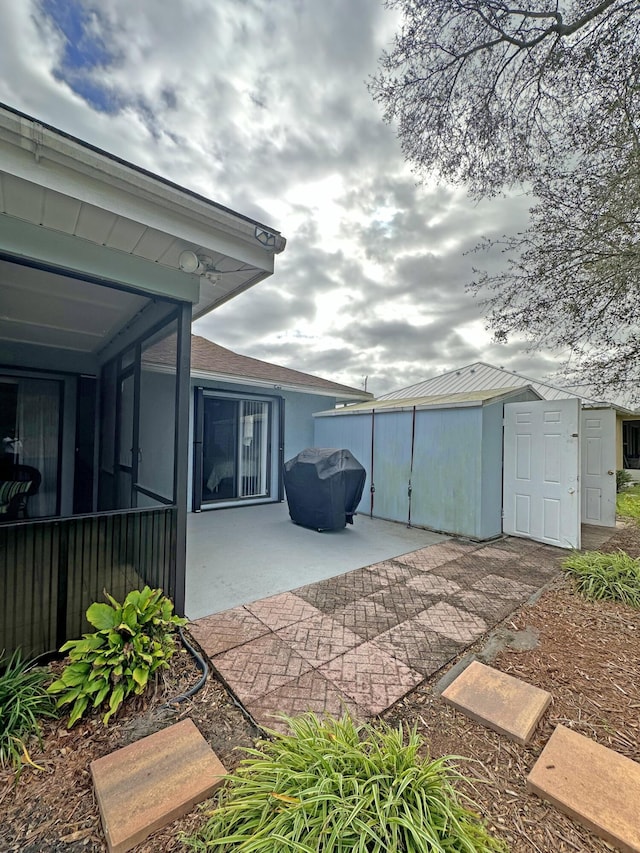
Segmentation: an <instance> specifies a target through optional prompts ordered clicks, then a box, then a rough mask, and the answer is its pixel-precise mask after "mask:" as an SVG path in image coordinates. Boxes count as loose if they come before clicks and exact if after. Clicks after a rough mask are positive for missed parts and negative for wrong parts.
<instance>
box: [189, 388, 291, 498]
mask: <svg viewBox="0 0 640 853" xmlns="http://www.w3.org/2000/svg"><path fill="white" fill-rule="evenodd" d="M200 395H201V396H200V397H199V399H198V403H197V415H196V419H197V421H199V422H200V423H199V429H198V426H197V430H196V432H197V433H198V432H199V433H200V440H199V441H196V455H197V456H198V457H199V458H196V460H195V466H194V467H195V475H194V476H195V478H196V481H197V482H196V483H195V486H196V488H195V489H194V492H195V495H196V496H197V497H200V502H201V503H204V504H213V503H222V502H225V501H243V500H246V501H255V500H260V499H266V498H269V497H270V488H271V479H272V478H271V476H270V474H271V461H272V455H271V437H272V429H273V427H272V420H273V408H274V401H272V400H268V399H258V398H248V397H240V396H238V397H235V396H234V397H232V396H224V395H222V394H217V393H214V392H208V391H206V390H205V391H204V392H200ZM198 493H200V494H198ZM197 497H196V499H195V500H194V503H196V504H198V503H199V502H198V500H197ZM196 508H199V506H197V507H196Z"/></svg>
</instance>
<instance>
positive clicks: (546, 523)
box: [503, 399, 580, 548]
mask: <svg viewBox="0 0 640 853" xmlns="http://www.w3.org/2000/svg"><path fill="white" fill-rule="evenodd" d="M579 420H580V403H579V400H577V399H570V400H553V401H551V400H541V401H536V402H531V403H506V404H505V407H504V469H503V513H504V520H503V531H504V532H505V533H507V534H509V535H512V536H524V537H526V538H528V539H536V540H537V541H539V542H547V543H548V544H549V545H556V546H558V547H560V548H579V547H580V485H579V471H580V444H579V438H578V425H579Z"/></svg>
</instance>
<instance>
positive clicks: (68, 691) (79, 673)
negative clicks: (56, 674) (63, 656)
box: [48, 586, 186, 728]
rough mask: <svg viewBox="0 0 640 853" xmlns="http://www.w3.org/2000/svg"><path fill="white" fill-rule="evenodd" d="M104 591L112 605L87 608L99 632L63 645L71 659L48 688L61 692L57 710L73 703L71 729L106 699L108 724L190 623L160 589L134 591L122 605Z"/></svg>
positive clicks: (162, 662)
mask: <svg viewBox="0 0 640 853" xmlns="http://www.w3.org/2000/svg"><path fill="white" fill-rule="evenodd" d="M105 595H106V597H107V599H108V601H109V604H101V603H99V602H96V603H94V604H92V605H91V606H90V607H89V609H88V610H87V620H88V621H89V623H90V624H91V625H93V626H94V628H96V631H95V632H94V633H92V634H84V635H83V637H82V639H81V640H69V642H67V643H65V644H64V645H63V646H62V648H61V649H60V651H61V652H68V654H69V658H70V660H71V663H70V664H69V665H68V666H66V667H65V668H64V670H63V672H62V675H61V676H60V678H59V679H58V680H57V681H54V682H53V684H51V685H50V686H49V688H48V690H49V692H50V693H52V694H55V695H58V701H57V706H58V707H59V708H60V707H62V706H63V705H69V704H72V707H71V713H70V715H69V722H68V727H69V728H71V726H72V725H73V724H74V723H75V722H77V721H78V720H79V719H80V718H81V717H82V715H83V714H84V713H85V712H86V711H87V710H89V709H91V708H98V707H99V706H100V705H102V704H103V703H105V704H108V709H107V711H106V713H105V714H104V716H103V718H102V719H103V722H104V723H105V725H106V724H107V723H108V722H109V719H110V718H111V717H112V716H113V715H114V714H115V713H116V711H117V710H118V708H119V707H120V705H121V704H122V703H123V702H124V700H125V699H126V698H127V697H128V696H130V695H131V694H137V695H139V694H141V693H143V692H144V690H145V688H146V686H147V684H148V682H149V679H150V677H151V676H152V675H153V674H154V673H155V672H156V671H157V670H159V669H163V668H167V667H168V665H169V664H168V661H169V659H170V658H171V656H172V655H173V653H174V651H175V639H174V636H173V634H174V632H175V629H176V628H177V627H178V626H179V625H184V624H185V622H186V620H185V619H181V618H179V617H178V616H175V615H173V604H172V603H171V601H169V599H168V598H165V596H164V595H163V593H162V590H161V589H150V588H149V587H148V586H146V587H145V588H144V589H143V590H137V589H136V590H133V591H132V592H130V593H129V594H128V595H127V597H126V598H125V600H124V602H123V603H122V604H119V603H118V602H117V601H116V600H115V599H114V598H112V597H111V596H110V595H109V594H108V593H105Z"/></svg>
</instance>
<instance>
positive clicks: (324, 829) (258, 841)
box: [185, 714, 506, 853]
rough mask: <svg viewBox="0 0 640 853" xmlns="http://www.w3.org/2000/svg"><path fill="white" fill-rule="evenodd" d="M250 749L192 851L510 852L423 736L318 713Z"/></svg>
mask: <svg viewBox="0 0 640 853" xmlns="http://www.w3.org/2000/svg"><path fill="white" fill-rule="evenodd" d="M284 719H286V721H287V723H288V725H289V728H290V729H291V732H292V734H280V733H277V732H271V733H270V734H271V738H272V739H271V740H263V741H259V742H258V744H257V745H256V747H255V748H252V749H247V750H246V753H247V758H245V759H244V760H243V761H242V762H241V763H240V766H239V768H238V770H237V772H236V774H235V775H234V776H231V777H230V778H229V780H228V781H227V783H226V784H225V786H224V787H223V788H222V790H221V792H220V793H219V795H218V803H217V808H216V809H215V811H214V812H213V813H212V815H211V817H210V818H209V820H208V821H207V822H206V823H205V824H204V826H203V827H202V828H201V829H200V831H199V832H198V833H197V834H195V835H193V836H191V837H189V838H186V839H185V841H186V842H187V844H188V845H189V846H190V847H191V848H192V849H193V850H199V851H203V850H218V851H232V850H233V851H237V853H258V852H259V853H285V851H298V853H387V851H389V850H394V851H398V853H401V852H402V851H406V853H418V851H424V850H430V851H433V853H445V851H446V852H447V853H448V851H460V852H461V853H462V851H467V853H489V851H504V850H506V847H504V845H503V843H502V842H501V841H498V840H497V839H495V838H493V837H492V836H491V835H490V833H489V832H488V830H487V829H486V828H485V825H484V824H483V822H482V820H481V818H480V817H479V815H478V814H477V813H476V812H475V811H474V810H473V804H472V803H471V801H470V800H468V799H467V798H465V797H463V796H462V795H461V794H459V793H458V792H457V791H456V788H455V787H454V785H455V784H456V783H457V782H458V781H460V780H461V779H462V778H463V777H462V775H461V774H460V773H459V772H458V771H457V770H456V769H455V758H453V757H452V756H446V757H444V758H438V759H430V758H429V757H428V756H427V757H426V758H424V757H422V751H423V747H424V743H423V741H422V738H421V737H420V736H419V735H418V734H417V732H416V729H415V728H413V729H408V730H407V731H406V736H405V729H404V728H403V727H402V726H400V727H398V728H392V727H389V726H387V725H385V724H384V723H377V724H376V725H375V726H374V725H371V724H365V723H362V724H357V723H356V722H354V721H353V720H352V719H351V718H350V717H349V716H348V715H346V714H345V715H344V716H343V717H342V719H340V720H335V719H333V718H330V717H326V718H324V719H321V718H318V717H316V716H315V715H314V714H305V715H302V716H300V717H295V718H284Z"/></svg>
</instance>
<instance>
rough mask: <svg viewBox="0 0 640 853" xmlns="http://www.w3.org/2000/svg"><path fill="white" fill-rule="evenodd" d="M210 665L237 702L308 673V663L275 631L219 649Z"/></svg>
mask: <svg viewBox="0 0 640 853" xmlns="http://www.w3.org/2000/svg"><path fill="white" fill-rule="evenodd" d="M213 665H214V666H215V668H216V669H217V670H218V672H219V673H220V675H221V676H222V677H223V678H224V679H225V681H226V682H227V684H228V685H229V686H230V687H231V688H232V689H233V692H234V693H235V694H236V695H237V697H238V698H239V699H240V701H241V702H245V703H246V702H251V701H252V700H254V699H258V698H259V697H261V696H265V695H266V694H267V693H271V691H272V690H278V689H279V688H280V687H283V686H284V685H285V684H286V683H287V682H288V681H292V680H293V679H294V678H297V677H298V676H299V675H302V674H303V673H305V672H308V671H309V670H310V669H311V664H310V663H309V662H308V661H306V660H305V659H304V658H303V657H302V656H301V655H299V654H298V653H297V652H295V651H294V650H293V649H292V648H291V646H290V645H289V644H288V643H286V642H285V641H284V640H282V639H280V637H278V636H277V635H276V634H267V635H265V636H264V637H259V638H258V639H257V640H252V641H251V642H250V643H245V644H244V646H238V647H237V648H235V649H230V650H229V651H228V652H223V653H222V654H220V655H217V656H216V657H215V658H214V659H213Z"/></svg>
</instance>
